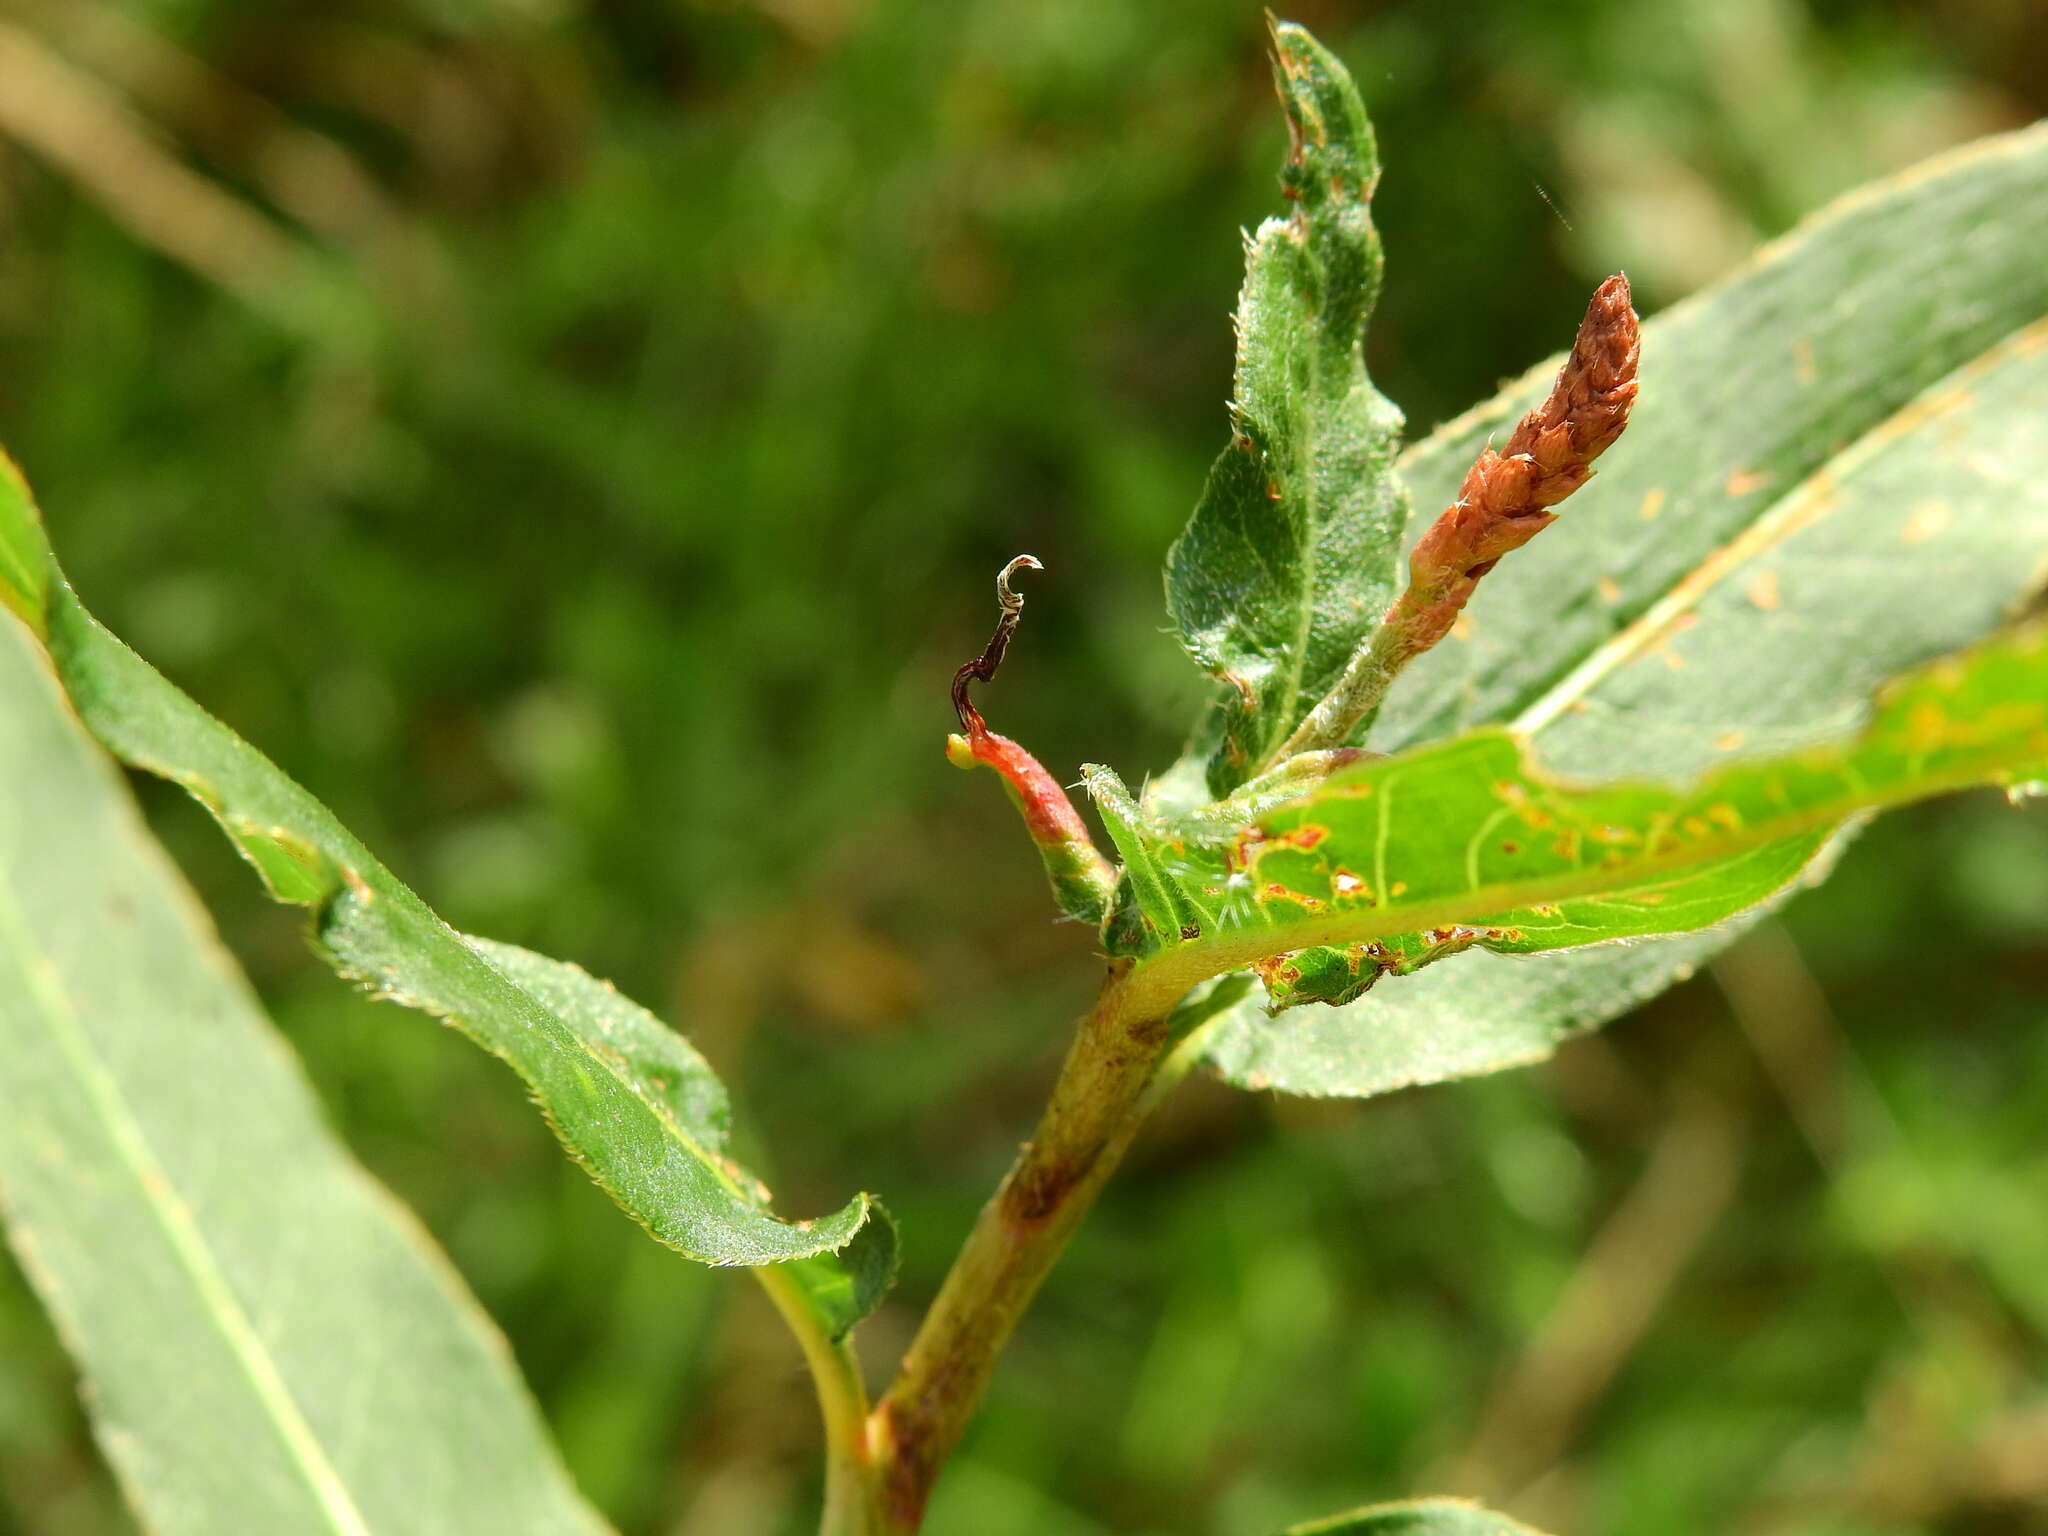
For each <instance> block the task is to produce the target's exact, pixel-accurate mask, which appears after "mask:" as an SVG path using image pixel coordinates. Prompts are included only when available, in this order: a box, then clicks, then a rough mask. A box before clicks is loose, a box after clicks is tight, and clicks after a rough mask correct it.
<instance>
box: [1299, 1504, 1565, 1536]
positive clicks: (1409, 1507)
mask: <svg viewBox="0 0 2048 1536" xmlns="http://www.w3.org/2000/svg"><path fill="white" fill-rule="evenodd" d="M1280 1536H1541V1532H1538V1531H1535V1530H1532V1529H1531V1528H1530V1527H1528V1526H1526V1525H1522V1524H1520V1523H1518V1522H1516V1521H1513V1520H1510V1519H1508V1517H1507V1516H1506V1515H1496V1514H1495V1513H1494V1512H1493V1511H1492V1510H1490V1509H1481V1508H1480V1507H1479V1506H1478V1505H1477V1504H1470V1503H1467V1502H1466V1501H1465V1500H1463V1499H1416V1500H1414V1501H1413V1502H1409V1503H1401V1504H1375V1505H1373V1506H1372V1507H1371V1508H1370V1509H1357V1510H1353V1511H1352V1512H1351V1513H1350V1514H1348V1515H1334V1516H1332V1517H1331V1518H1330V1519H1328V1520H1311V1521H1310V1522H1309V1523H1308V1524H1306V1525H1294V1526H1289V1527H1288V1528H1287V1529H1286V1530H1285V1531H1283V1532H1281V1533H1280Z"/></svg>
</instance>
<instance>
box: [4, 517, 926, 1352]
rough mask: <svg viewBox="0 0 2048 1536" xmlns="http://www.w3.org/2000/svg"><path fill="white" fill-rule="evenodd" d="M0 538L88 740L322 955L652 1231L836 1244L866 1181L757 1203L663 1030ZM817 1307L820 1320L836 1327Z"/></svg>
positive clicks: (709, 1238) (885, 1235) (681, 1245)
mask: <svg viewBox="0 0 2048 1536" xmlns="http://www.w3.org/2000/svg"><path fill="white" fill-rule="evenodd" d="M30 516H31V518H33V510H32V508H31V513H30ZM24 530H25V534H24ZM24 537H26V538H28V539H32V540H33V541H34V547H28V548H24V547H23V545H22V539H23V538H24ZM0 547H4V548H6V549H8V550H9V551H11V552H12V553H13V554H15V555H17V556H23V557H25V558H24V559H23V560H22V561H21V562H20V563H23V564H26V565H30V566H34V565H36V564H37V563H38V561H37V559H36V558H35V557H38V556H39V557H40V562H39V563H40V566H41V568H43V569H45V570H46V571H48V572H49V573H50V579H49V580H48V582H47V592H46V598H45V611H44V613H43V615H42V619H43V624H44V627H45V629H46V631H47V636H46V643H47V645H48V648H49V654H50V656H51V658H52V660H53V661H54V662H55V664H56V667H57V673H58V677H59V679H60V681H62V683H63V684H64V686H65V688H66V689H67V690H68V691H69V693H70V695H71V699H72V702H73V704H74V705H75V707H76V708H77V710H78V712H79V715H80V718H81V719H82V720H83V721H84V723H85V725H86V727H87V729H88V730H90V731H91V732H92V733H93V734H94V736H95V737H96V738H98V740H99V741H100V743H101V744H102V745H103V746H105V747H106V748H107V750H108V751H110V752H112V753H113V754H114V755H115V756H116V757H118V758H120V759H121V760H122V761H123V762H126V763H128V764H129V765H131V766H133V767H136V768H140V769H143V770H145V771H148V772H151V773H156V774H159V775H161V776H163V777H165V778H168V779H171V780H173V781H175V782H177V783H179V784H181V785H183V786H184V787H185V788H186V789H187V790H188V791H190V792H191V794H192V795H193V796H194V797H195V798H196V799H198V800H199V801H200V802H201V803H202V804H204V805H205V806H206V807H207V809H208V810H209V811H210V812H212V814H213V816H214V817H215V819H216V820H217V821H219V823H220V824H221V826H222V827H223V828H224V829H225V830H226V832H227V834H228V836H229V837H230V838H231V839H233V841H234V843H235V845H236V846H237V847H238V848H239V849H240V850H241V851H242V853H243V854H244V855H245V856H247V858H248V859H249V861H250V863H251V864H253V865H254V866H255V867H256V870H257V872H258V873H259V874H260V875H261V876H262V878H263V881H264V883H265V885H266V886H267V887H268V888H269V890H270V893H271V894H272V895H273V896H275V897H276V898H277V899H278V900H280V901H287V902H295V903H299V904H301V905H304V906H306V907H308V908H309V909H310V910H311V913H312V919H313V931H314V934H315V937H316V938H317V940H318V942H319V945H320V948H321V950H322V951H323V952H324V953H325V955H326V956H327V958H328V959H329V961H330V962H331V963H332V964H333V965H334V967H335V969H336V970H338V971H340V972H341V973H342V974H343V975H345V976H347V977H349V978H351V979H353V980H355V981H357V982H359V983H361V984H362V985H363V986H365V987H367V988H369V989H371V990H373V991H374V992H376V993H377V994H378V995H379V996H381V997H384V998H387V999H389V1000H391V1001H393V1002H399V1003H403V1004H405V1005H406V1006H408V1007H413V1008H417V1009H420V1010H422V1011H423V1012H426V1013H429V1014H432V1015H433V1016H435V1017H436V1018H439V1019H441V1020H443V1021H445V1022H447V1023H449V1024H452V1025H454V1026H455V1027H456V1028H457V1029H460V1030H461V1031H462V1032H463V1033H464V1034H466V1035H468V1036H469V1037H470V1038H471V1039H472V1040H474V1041H475V1042H476V1043H477V1044H479V1045H481V1046H483V1047H484V1048H485V1049H486V1050H488V1051H490V1052H492V1053H493V1054H494V1055H496V1056H499V1057H500V1058H502V1059H503V1060H504V1061H505V1062H506V1063H507V1064H508V1065H510V1066H511V1067H512V1069H513V1070H514V1071H515V1072H517V1073H518V1074H519V1075H520V1077H521V1078H522V1079H523V1080H524V1081H525V1083H526V1085H527V1087H528V1088H529V1089H530V1090H531V1091H532V1093H533V1096H534V1099H535V1100H536V1102H537V1103H538V1104H539V1106H540V1109H541V1112H542V1114H543V1115H545V1116H546V1118H547V1121H548V1124H549V1125H550V1127H552V1128H553V1130H554V1132H555V1134H556V1136H557V1137H559V1138H560V1140H561V1142H562V1145H563V1146H564V1147H565V1148H566V1149H567V1150H568V1152H569V1153H570V1155H571V1156H572V1157H574V1158H575V1159H576V1160H577V1161H578V1162H580V1163H581V1164H582V1165H583V1166H584V1168H585V1169H586V1170H587V1171H588V1172H589V1173H590V1175H591V1176H592V1177H593V1178H594V1179H596V1180H597V1182H598V1184H599V1185H600V1186H602V1187H603V1188H604V1189H605V1190H606V1192H607V1193H609V1194H610V1195H611V1197H612V1198H613V1199H614V1200H616V1201H617V1202H618V1203H619V1205H620V1206H621V1207H622V1208H623V1209H624V1210H625V1211H626V1212H627V1213H628V1214H629V1215H631V1216H632V1217H634V1219H636V1220H637V1221H639V1222H640V1223H641V1224H642V1225H643V1226H645V1227H646V1228H647V1230H648V1231H649V1232H650V1233H651V1234H653V1236H654V1237H655V1238H656V1239H658V1240H659V1241H661V1242H663V1243H666V1244H667V1245H668V1246H670V1247H672V1248H674V1249H676V1250H677V1251H678V1252H681V1253H684V1254H686V1255H688V1256H689V1257H691V1258H693V1259H697V1260H699V1261H700V1262H702V1263H706V1264H717V1265H736V1264H745V1265H757V1264H776V1263H786V1262H789V1261H792V1260H802V1259H815V1258H820V1257H821V1256H824V1255H829V1254H832V1253H834V1252H836V1251H837V1250H840V1249H843V1248H845V1247H847V1245H848V1244H849V1243H850V1242H852V1240H853V1238H854V1237H855V1235H856V1234H857V1233H859V1232H860V1230H861V1229H862V1226H863V1224H864V1223H866V1221H867V1220H868V1217H869V1215H870V1213H871V1212H872V1211H873V1209H874V1208H875V1207H874V1203H873V1201H872V1200H871V1199H870V1197H868V1196H866V1195H857V1196H855V1198H854V1199H853V1200H852V1201H850V1202H849V1203H848V1204H847V1205H846V1206H845V1207H843V1208H842V1209H841V1210H839V1211H836V1212H834V1213H833V1214H831V1215H829V1216H824V1217H821V1218H819V1219H817V1220H815V1221H799V1222H788V1221H784V1220H781V1219H780V1218H778V1217H776V1216H775V1215H774V1214H773V1212H771V1211H770V1210H769V1209H768V1203H767V1202H768V1192H767V1190H766V1189H764V1188H763V1187H762V1186H761V1184H760V1182H759V1181H758V1180H756V1179H754V1178H753V1177H752V1176H751V1175H749V1174H748V1173H747V1172H746V1171H745V1170H744V1169H742V1168H740V1167H739V1166H738V1165H737V1164H736V1163H734V1162H733V1161H732V1160H731V1159H730V1158H729V1157H728V1156H727V1155H726V1152H725V1142H726V1131H727V1122H728V1117H729V1116H728V1109H727V1105H726V1100H725V1092H724V1089H723V1088H722V1087H721V1086H720V1084H719V1083H718V1082H717V1080H716V1078H715V1077H714V1076H713V1074H712V1072H711V1069H710V1067H709V1066H708V1065H707V1064H706V1063H705V1062H704V1060H703V1058H702V1057H700V1056H699V1055H698V1054H697V1053H696V1052H695V1051H694V1050H693V1049H691V1047H690V1046H689V1044H688V1043H687V1042H686V1041H684V1040H683V1039H682V1038H681V1037H680V1036H679V1035H677V1034H675V1033H674V1032H673V1031H672V1030H670V1029H668V1028H667V1027H666V1026H665V1025H663V1024H662V1023H661V1022H660V1021H659V1020H657V1019H655V1018H654V1016H653V1015H652V1014H649V1013H648V1012H646V1010H644V1009H642V1008H640V1007H639V1006H638V1005H637V1004H635V1003H632V1002H630V1001H629V1000H627V999H626V998H624V997H622V996H620V995H619V994H618V993H617V992H616V991H614V990H613V989H612V988H611V987H610V986H609V985H608V984H606V983H603V982H600V981H597V980H595V979H594V978H592V977H590V976H588V975H587V974H585V973H584V972H583V971H581V970H579V969H578V968H576V967H575V966H572V965H567V964H564V963H562V962H560V961H555V960H549V959H546V958H545V957H543V956H540V955H535V954H531V953H529V952H528V951H525V950H521V949H517V948H514V947H512V946H510V945H503V944H494V943H491V942H490V941H487V940H483V939H472V938H467V937H465V936H463V935H462V934H459V933H457V932H455V931H454V930H453V929H452V928H450V927H448V925H447V924H445V923H443V922H442V921H441V920H440V919H439V918H438V917H436V916H435V915H434V914H433V912H431V911H430V910H429V909H428V908H427V906H426V904H425V903H424V902H422V901H421V900H420V899H419V897H418V896H416V895H414V894H413V892H412V891H411V890H409V889H408V888H407V887H406V886H405V885H403V884H402V883H400V881H399V880H398V879H397V878H396V877H395V876H394V875H392V873H391V872H390V871H389V870H387V869H385V868H384V866H383V865H382V864H380V863H378V862H377V860H376V859H375V858H374V857H372V855H371V854H370V852H369V850H368V849H366V848H364V847H363V845H362V844H361V843H360V842H358V841H357V840H356V839H355V838H354V837H353V836H352V835H351V834H350V833H349V832H348V831H347V830H346V829H345V828H343V827H342V825H341V824H340V823H339V822H338V821H336V820H335V819H334V817H333V815H332V814H331V813H330V812H329V811H328V810H327V809H326V807H324V806H322V805H321V804H320V803H319V802H318V801H317V800H315V799H314V798H313V797H312V796H311V795H309V794H307V793H306V792H305V790H303V789H301V788H300V787H299V786H298V785H297V784H295V783H293V782H292V781H291V780H290V779H289V778H287V777H286V776H285V775H284V774H283V773H281V772H279V771H278V769H277V768H276V766H275V765H273V764H272V763H271V762H269V761H268V760H267V759H266V758H265V757H264V756H263V755H262V754H261V753H259V752H257V751H256V750H255V749H254V748H253V747H251V746H249V745H248V744H247V743H246V742H244V741H242V740H241V739H240V738H239V737H237V736H236V735H235V734H234V733H233V732H232V731H230V730H228V728H227V727H226V726H224V725H222V724H221V723H220V722H219V721H217V720H215V719H214V718H213V717H212V716H210V715H208V714H207V713H206V712H205V711H204V710H202V709H201V708H200V707H199V706H198V705H197V704H195V703H193V702H192V700H190V699H189V698H187V697H186V696H185V695H184V694H182V693H180V692H179V691H178V690H177V689H176V688H175V687H173V686H172V685H171V684H170V683H169V682H168V681H166V680H165V679H164V678H163V677H162V676H161V675H159V674H158V673H157V672H156V671H155V670H154V669H152V668H151V667H150V666H149V664H148V663H147V662H145V661H143V660H142V659H141V658H140V657H139V656H137V655H136V654H135V653H134V652H133V651H131V650H129V649H128V647H127V646H125V645H123V644H122V643H121V642H120V641H119V640H118V639H116V638H115V637H114V636H113V635H112V634H110V633H109V632H108V631H107V630H106V629H105V628H104V627H103V626H101V625H100V624H99V623H98V622H97V621H96V620H94V619H93V617H92V616H91V615H90V614H89V613H87V612H86V611H85V609H84V607H83V606H82V605H81V604H80V603H79V601H78V598H77V596H76V594H74V593H73V592H72V590H71V588H70V585H69V584H68V583H66V582H65V581H64V580H63V579H62V577H61V574H58V573H57V569H56V566H55V563H54V561H53V560H52V559H51V557H50V555H49V552H48V548H47V545H45V544H43V542H42V538H41V534H40V529H39V527H38V525H37V523H36V522H35V521H32V520H31V521H29V522H27V523H25V524H23V525H22V526H21V527H19V528H14V529H11V530H10V529H9V528H8V527H6V526H0ZM891 1231H892V1229H891V1228H889V1227H887V1226H886V1225H885V1226H884V1227H882V1228H881V1229H880V1234H881V1235H880V1238H879V1239H877V1238H871V1239H870V1242H869V1244H867V1245H864V1246H863V1248H862V1249H861V1250H860V1251H859V1254H858V1261H859V1263H858V1270H857V1272H856V1273H855V1274H853V1275H850V1276H848V1277H846V1280H845V1283H844V1284H843V1285H840V1284H837V1283H836V1282H834V1283H827V1281H826V1280H825V1279H824V1278H823V1277H822V1271H823V1270H824V1269H827V1268H829V1267H830V1262H829V1261H827V1262H826V1263H825V1264H821V1265H818V1266H814V1269H813V1272H812V1273H813V1281H814V1282H815V1283H812V1284H807V1285H806V1286H804V1287H803V1289H804V1290H805V1292H806V1294H807V1295H814V1296H817V1297H821V1298H822V1297H828V1296H829V1297H836V1298H838V1302H843V1301H844V1300H845V1299H847V1298H861V1299H865V1300H868V1301H869V1302H870V1303H871V1302H872V1300H873V1299H874V1296H875V1290H874V1279H875V1276H876V1275H877V1274H885V1273H887V1272H888V1269H889V1264H888V1262H885V1261H881V1260H879V1259H878V1257H877V1253H876V1250H875V1247H874V1244H875V1243H876V1242H877V1241H878V1240H879V1241H882V1242H884V1243H885V1244H886V1245H887V1246H889V1247H891V1248H893V1242H892V1241H890V1238H889V1234H890V1233H891ZM837 1304H838V1303H837V1302H835V1308H833V1309H828V1310H826V1311H825V1312H823V1313H821V1321H822V1322H823V1323H824V1324H825V1325H826V1326H827V1327H828V1329H829V1330H830V1331H832V1332H834V1333H843V1331H844V1326H845V1319H844V1317H843V1315H842V1313H841V1312H840V1311H839V1310H836V1307H837Z"/></svg>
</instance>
